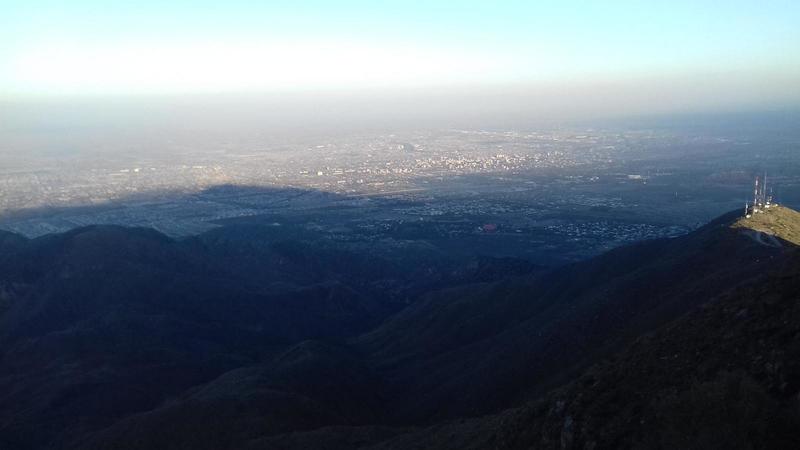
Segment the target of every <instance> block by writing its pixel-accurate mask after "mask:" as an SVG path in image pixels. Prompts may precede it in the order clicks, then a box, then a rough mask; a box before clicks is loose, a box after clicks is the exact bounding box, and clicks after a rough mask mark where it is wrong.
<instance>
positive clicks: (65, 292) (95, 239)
mask: <svg viewBox="0 0 800 450" xmlns="http://www.w3.org/2000/svg"><path fill="white" fill-rule="evenodd" d="M798 245H800V213H797V212H795V211H793V210H791V209H788V208H784V207H775V208H772V209H769V210H767V211H766V212H765V213H762V214H756V215H755V216H754V217H752V218H742V217H741V213H739V212H732V213H729V214H727V215H724V216H722V217H719V218H717V219H716V220H714V221H712V222H710V223H708V224H707V225H705V226H703V227H701V228H699V229H697V230H695V231H693V232H691V233H689V234H686V235H684V236H680V237H676V238H670V239H660V240H652V241H644V242H640V243H637V244H633V245H629V246H625V247H620V248H617V249H614V250H611V251H609V252H607V253H605V254H602V255H600V256H598V257H595V258H591V259H588V260H585V261H582V262H578V263H574V264H569V265H565V266H560V267H556V268H544V267H539V266H535V265H532V264H529V263H527V262H526V261H522V260H514V259H512V258H503V259H498V258H478V259H475V260H468V261H467V260H459V259H457V258H452V257H449V256H448V255H446V254H442V253H441V252H438V251H436V250H435V249H431V248H429V247H427V246H425V245H424V242H409V243H405V244H404V247H403V248H402V249H401V250H398V249H397V248H393V249H387V248H382V247H379V246H378V247H373V248H367V249H362V250H359V249H354V248H351V247H348V248H341V247H338V246H337V245H336V244H335V243H331V242H320V241H313V242H312V241H306V240H303V239H300V238H298V237H296V236H291V235H286V234H280V233H279V232H278V231H276V230H275V227H270V226H269V225H266V224H264V225H260V224H252V223H250V224H239V225H236V224H234V225H228V226H223V227H220V228H218V229H215V230H212V231H210V232H207V233H205V234H202V235H199V236H196V237H192V238H188V239H182V240H175V239H170V238H168V237H166V236H164V235H162V234H159V233H158V232H155V231H153V230H148V229H136V228H123V227H111V226H92V227H85V228H80V229H76V230H72V231H70V232H67V233H63V234H56V235H48V236H44V237H41V238H37V239H32V240H29V239H25V238H23V237H21V236H18V235H14V234H11V233H0V448H8V449H19V450H27V449H295V448H296V449H309V448H312V449H313V448H319V449H343V450H344V449H414V448H420V449H423V448H426V449H427V448H453V449H455V448H475V449H483V448H498V449H505V448H509V449H512V448H513V449H516V448H547V449H550V448H553V449H556V448H558V449H587V450H589V449H595V450H597V449H612V448H636V449H639V448H743V449H744V448H798V445H800V432H798V431H797V430H800V427H799V425H800V395H799V394H800V362H799V361H800V308H798V306H797V300H798V292H800V290H798V287H800V277H798V275H800V254H798V249H797V247H798Z"/></svg>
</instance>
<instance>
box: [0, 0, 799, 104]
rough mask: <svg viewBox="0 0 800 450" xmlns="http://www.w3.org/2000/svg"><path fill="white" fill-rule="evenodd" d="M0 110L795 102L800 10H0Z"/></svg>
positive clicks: (579, 4)
mask: <svg viewBox="0 0 800 450" xmlns="http://www.w3.org/2000/svg"><path fill="white" fill-rule="evenodd" d="M0 11H2V13H1V14H0V100H1V99H17V100H18V99H29V98H38V99H41V98H58V97H76V96H77V97H81V96H84V97H91V96H95V97H96V96H133V97H136V96H159V95H162V96H163V95H186V94H192V95H197V94H202V95H217V94H226V95H248V94H263V95H272V96H275V95H278V96H280V95H295V94H298V93H305V94H308V93H320V92H324V93H336V95H339V94H342V95H343V93H351V94H352V93H355V94H359V93H371V94H370V95H374V94H376V93H378V94H380V95H381V96H395V97H397V98H402V97H403V96H404V95H406V94H407V93H409V92H412V93H415V95H417V96H418V97H419V98H421V99H424V98H425V97H426V96H427V95H429V94H430V93H437V94H441V93H442V92H449V93H451V94H452V96H453V98H456V97H464V96H465V95H466V96H469V95H472V96H478V97H481V98H484V99H487V98H488V99H495V101H496V103H497V107H498V108H502V107H504V106H508V105H510V107H516V108H519V107H520V105H519V104H516V105H515V104H513V102H511V104H509V103H507V102H505V101H501V100H497V99H503V98H505V99H509V101H511V100H512V99H520V98H527V99H532V100H533V99H535V100H536V101H541V102H542V103H543V104H545V105H552V106H557V104H558V102H559V99H562V101H563V102H567V103H569V102H573V103H575V102H582V103H583V104H584V105H587V106H584V107H583V110H590V109H591V108H593V107H594V108H597V107H598V106H599V105H605V104H608V102H609V101H612V102H613V101H616V102H617V104H618V107H620V108H623V109H632V110H633V109H636V108H639V109H641V108H646V107H652V104H653V101H656V100H657V101H662V102H666V103H667V104H668V105H670V104H673V106H674V107H675V108H690V109H691V107H693V106H694V107H697V106H698V105H700V104H706V105H716V106H718V107H722V108H725V107H734V106H736V105H738V106H742V107H743V106H753V107H756V106H759V105H764V106H770V105H783V106H786V105H789V106H796V105H800V81H799V80H800V25H798V24H800V2H798V1H797V0H787V1H776V0H761V1H743V0H728V1H712V0H692V1H684V0H672V1H668V2H667V1H652V0H650V1H635V0H606V1H578V0H562V1H535V0H526V1H502V0H498V1H485V0H483V1H471V0H464V1H436V0H428V1H424V2H411V1H394V0H387V1H374V0H373V1H352V0H340V1H319V0H317V1H302V0H296V1H281V2H278V1H262V2H255V1H242V0H227V1H208V0H193V1H183V0H178V1H166V0H136V1H113V0H70V1H63V0H0Z"/></svg>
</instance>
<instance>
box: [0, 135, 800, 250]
mask: <svg viewBox="0 0 800 450" xmlns="http://www.w3.org/2000/svg"><path fill="white" fill-rule="evenodd" d="M772 139H773V140H774V139H778V140H780V139H784V141H781V142H780V144H781V146H780V147H778V146H775V147H776V148H782V149H784V150H783V151H779V150H775V149H772V148H771V149H770V152H769V153H767V152H763V151H762V150H763V148H765V147H764V146H769V145H770V142H771V141H770V139H765V138H764V137H763V136H759V141H758V142H759V144H755V143H753V142H754V141H753V140H751V139H748V137H747V136H744V137H743V136H736V137H729V136H725V135H714V134H687V133H683V134H678V133H673V132H669V131H607V130H580V131H575V130H555V131H547V132H523V131H488V130H439V131H426V132H415V133H402V134H400V133H398V134H380V133H373V134H367V133H362V134H355V135H349V136H339V137H335V138H329V139H327V140H323V139H320V140H315V139H314V138H306V139H303V140H301V139H295V140H290V139H287V140H285V141H280V140H278V139H265V143H264V144H260V145H259V143H257V142H250V141H248V142H225V141H221V140H219V141H214V140H211V141H208V142H198V145H197V147H196V148H192V147H191V146H190V145H187V144H186V143H180V144H179V143H175V144H174V146H173V147H170V144H163V143H161V144H159V145H161V146H163V148H159V149H155V150H154V149H150V150H148V151H136V152H134V151H133V150H132V151H131V153H135V154H136V155H137V156H136V158H134V157H131V156H129V155H128V154H126V153H123V152H109V153H102V151H101V150H95V151H89V152H75V153H70V154H66V155H65V154H62V153H58V152H51V153H42V154H37V155H32V156H30V157H25V156H20V155H15V156H14V157H13V159H12V158H11V157H6V158H5V159H6V161H3V169H2V171H0V172H1V173H0V227H2V228H3V229H6V230H10V231H14V232H19V233H21V234H24V235H26V236H29V237H35V236H41V235H44V234H48V233H55V232H61V231H65V230H68V229H71V228H75V227H79V226H84V225H89V224H98V223H99V224H120V225H129V226H146V227H153V228H155V229H157V230H159V231H161V232H163V233H165V234H167V235H170V236H172V237H186V236H191V235H194V234H198V233H201V232H204V231H207V230H209V229H212V228H214V227H216V226H219V225H220V224H222V223H226V222H230V221H236V220H239V221H241V220H246V219H248V220H256V219H258V220H269V221H270V223H274V224H275V225H276V226H279V225H291V226H298V227H304V228H308V229H313V230H316V231H319V232H325V233H327V234H329V235H330V236H332V237H334V238H337V239H345V240H347V239H364V240H369V239H375V238H377V237H385V236H386V235H387V234H388V235H391V236H395V237H396V236H398V235H403V233H409V232H411V231H409V230H411V229H412V228H413V230H414V231H413V233H417V234H415V235H414V236H413V237H414V238H419V237H424V236H425V235H430V236H433V237H435V238H437V239H446V240H454V239H473V240H476V245H478V246H481V245H485V246H486V252H487V253H490V254H496V255H499V256H502V255H505V254H510V255H513V256H526V255H519V254H517V253H516V250H515V248H516V247H518V246H517V245H516V244H519V243H522V242H524V243H525V244H527V245H526V246H525V248H527V249H530V251H531V255H534V254H535V255H539V256H537V257H539V258H541V256H540V255H542V254H544V255H547V254H548V253H550V254H552V255H557V257H558V258H562V259H564V260H572V259H580V258H584V257H586V256H589V255H592V254H596V253H599V252H601V251H603V250H606V249H608V248H612V247H614V246H617V245H620V244H622V243H626V242H631V241H636V240H641V239H649V238H658V237H669V236H676V235H680V234H683V233H685V232H687V231H689V230H691V229H693V228H694V227H696V226H698V225H699V224H701V223H703V222H705V221H707V220H709V219H710V218H712V217H715V216H716V215H718V214H720V213H722V212H725V211H728V210H732V209H736V208H740V207H741V206H742V204H743V202H744V200H746V199H748V198H749V197H748V195H749V194H750V193H751V192H752V190H751V182H752V177H753V174H754V173H757V172H762V171H763V170H765V169H769V170H770V174H771V177H772V178H771V182H772V185H773V186H776V187H779V188H780V189H781V190H780V191H779V192H778V193H776V197H777V198H776V200H778V201H783V202H788V203H790V204H791V203H792V202H797V200H798V199H800V188H798V187H799V186H800V170H798V158H797V156H796V155H797V154H798V153H800V151H798V150H797V145H798V144H797V141H796V140H795V141H792V140H791V137H781V136H777V137H773V138H772ZM142 155H147V156H142ZM772 174H774V176H773V175H772ZM781 197H782V198H781ZM312 216H313V219H308V220H306V219H305V218H308V217H312ZM398 233H399V234H398ZM419 233H421V235H420V234H419ZM488 235H491V237H487V236H488ZM547 249H550V250H552V251H551V252H547V251H546V250H547ZM554 257H555V256H554Z"/></svg>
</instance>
